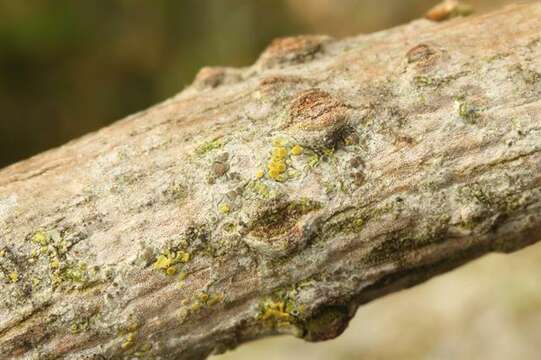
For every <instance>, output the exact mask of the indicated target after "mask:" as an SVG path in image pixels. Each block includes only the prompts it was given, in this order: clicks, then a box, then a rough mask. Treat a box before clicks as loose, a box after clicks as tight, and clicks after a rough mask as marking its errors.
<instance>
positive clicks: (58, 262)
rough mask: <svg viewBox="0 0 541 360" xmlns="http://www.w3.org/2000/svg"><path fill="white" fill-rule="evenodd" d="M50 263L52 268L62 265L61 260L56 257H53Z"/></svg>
mask: <svg viewBox="0 0 541 360" xmlns="http://www.w3.org/2000/svg"><path fill="white" fill-rule="evenodd" d="M49 265H50V266H51V269H58V268H59V267H60V261H59V260H58V259H56V258H54V259H51V261H50V262H49Z"/></svg>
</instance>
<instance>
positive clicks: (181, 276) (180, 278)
mask: <svg viewBox="0 0 541 360" xmlns="http://www.w3.org/2000/svg"><path fill="white" fill-rule="evenodd" d="M187 276H188V274H186V273H185V272H184V271H181V272H180V273H179V274H178V279H179V281H184V280H186V277H187Z"/></svg>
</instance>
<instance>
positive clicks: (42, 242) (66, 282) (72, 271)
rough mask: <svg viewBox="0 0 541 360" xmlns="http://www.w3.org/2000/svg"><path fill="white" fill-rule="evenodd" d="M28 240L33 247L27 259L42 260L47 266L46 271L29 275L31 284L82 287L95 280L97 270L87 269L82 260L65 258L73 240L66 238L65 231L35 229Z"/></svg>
mask: <svg viewBox="0 0 541 360" xmlns="http://www.w3.org/2000/svg"><path fill="white" fill-rule="evenodd" d="M29 239H30V241H31V242H32V244H34V245H35V247H34V249H32V251H31V253H30V256H29V259H28V260H27V261H28V262H29V263H37V262H45V264H46V267H47V268H48V274H44V273H36V274H33V276H32V277H31V282H32V286H33V287H41V286H43V285H45V284H49V285H50V286H52V287H53V289H55V288H60V287H62V288H66V289H85V288H88V287H90V286H92V285H93V284H95V283H97V282H98V281H99V280H98V270H99V269H95V268H91V269H89V268H87V265H86V263H85V262H84V261H82V260H78V259H75V258H71V257H69V254H68V252H69V250H70V248H71V246H73V241H72V240H66V234H65V231H57V230H38V231H36V232H35V233H34V234H33V235H32V236H30V238H29Z"/></svg>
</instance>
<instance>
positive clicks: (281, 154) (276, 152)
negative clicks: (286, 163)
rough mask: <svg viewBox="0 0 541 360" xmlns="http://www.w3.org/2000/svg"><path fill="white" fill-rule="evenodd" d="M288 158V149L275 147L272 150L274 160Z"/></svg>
mask: <svg viewBox="0 0 541 360" xmlns="http://www.w3.org/2000/svg"><path fill="white" fill-rule="evenodd" d="M286 157H287V149H286V148H285V147H284V146H279V147H275V148H274V149H273V150H272V160H274V161H279V160H283V159H285V158H286Z"/></svg>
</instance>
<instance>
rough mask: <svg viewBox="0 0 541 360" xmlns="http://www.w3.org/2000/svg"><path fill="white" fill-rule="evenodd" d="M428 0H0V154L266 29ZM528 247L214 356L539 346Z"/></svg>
mask: <svg viewBox="0 0 541 360" xmlns="http://www.w3.org/2000/svg"><path fill="white" fill-rule="evenodd" d="M437 2H438V1H437V0H378V1H373V0H177V1H173V0H146V1H144V0H108V1H102V0H92V1H82V0H80V1H76V0H54V1H53V0H0V109H1V111H0V114H1V117H0V167H2V166H5V165H8V164H10V163H13V162H15V161H18V160H20V159H23V158H26V157H28V156H31V155H33V154H35V153H38V152H40V151H43V150H45V149H48V148H51V147H54V146H57V145H60V144H62V143H64V142H66V141H68V140H70V139H72V138H75V137H78V136H80V135H82V134H84V133H87V132H89V131H93V130H96V129H98V128H100V127H102V126H104V125H107V124H109V123H111V122H112V121H114V120H117V119H119V118H121V117H123V116H126V115H129V114H131V113H134V112H136V111H139V110H142V109H144V108H146V107H148V106H150V105H152V104H154V103H156V102H159V101H161V100H164V99H166V98H168V97H170V96H172V95H174V94H175V93H177V92H179V91H181V90H182V89H183V88H184V87H185V86H187V85H188V84H189V83H190V82H191V81H192V79H193V77H194V75H195V73H196V72H197V70H198V69H199V68H200V67H202V66H204V65H227V66H246V65H249V64H251V63H252V62H253V61H254V60H255V59H256V58H257V56H258V54H259V53H260V52H261V50H262V49H263V48H264V47H265V46H266V45H267V44H268V43H269V42H270V41H271V40H272V39H273V38H275V37H278V36H285V35H292V34H299V33H326V34H330V35H334V36H336V37H342V36H351V35H356V34H359V33H363V32H372V31H377V30H380V29H385V28H388V27H391V26H394V25H397V24H401V23H404V22H407V21H410V20H412V19H415V18H418V17H420V16H422V14H423V13H424V12H425V11H426V10H427V9H429V8H430V7H431V6H433V5H435V4H436V3H437ZM511 2H512V1H508V0H472V1H470V3H471V4H473V5H474V7H475V8H476V10H477V12H478V13H483V12H486V11H488V10H491V9H494V8H497V7H500V6H502V5H504V4H508V3H511ZM540 254H541V244H539V245H536V246H533V247H530V248H529V249H526V250H524V251H522V252H519V253H516V254H513V255H509V256H503V255H491V256H489V257H485V258H483V259H481V260H479V261H476V262H474V263H472V264H469V265H467V266H465V267H462V268H460V269H459V270H457V271H454V272H451V273H449V274H446V275H444V276H441V277H438V278H436V279H434V280H431V281H429V282H428V283H427V284H424V285H421V286H418V287H415V288H413V289H410V290H407V291H404V292H400V293H398V294H393V295H391V296H388V297H386V298H384V299H381V300H378V301H376V302H374V303H372V304H368V305H367V306H364V307H362V308H361V309H360V310H359V312H358V314H357V316H356V317H355V319H354V320H353V321H352V324H351V326H350V327H349V328H348V330H347V331H346V333H345V334H344V335H343V336H342V337H340V338H339V339H337V340H334V341H330V342H327V343H323V344H315V345H314V344H305V343H303V342H302V341H300V340H296V339H292V338H276V339H266V340H263V341H259V342H255V343H252V344H249V345H246V346H243V347H241V348H240V349H238V350H236V351H234V352H231V353H229V354H226V355H223V356H219V357H216V358H215V360H244V359H253V358H260V359H262V360H263V359H297V360H308V359H310V360H318V359H321V360H323V359H344V360H346V359H347V360H350V359H370V360H372V359H382V360H383V359H385V360H387V359H389V360H390V359H490V360H498V359H502V360H503V359H505V360H507V359H532V360H534V359H541V355H540V354H541V276H540V275H539V274H541V256H540Z"/></svg>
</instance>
